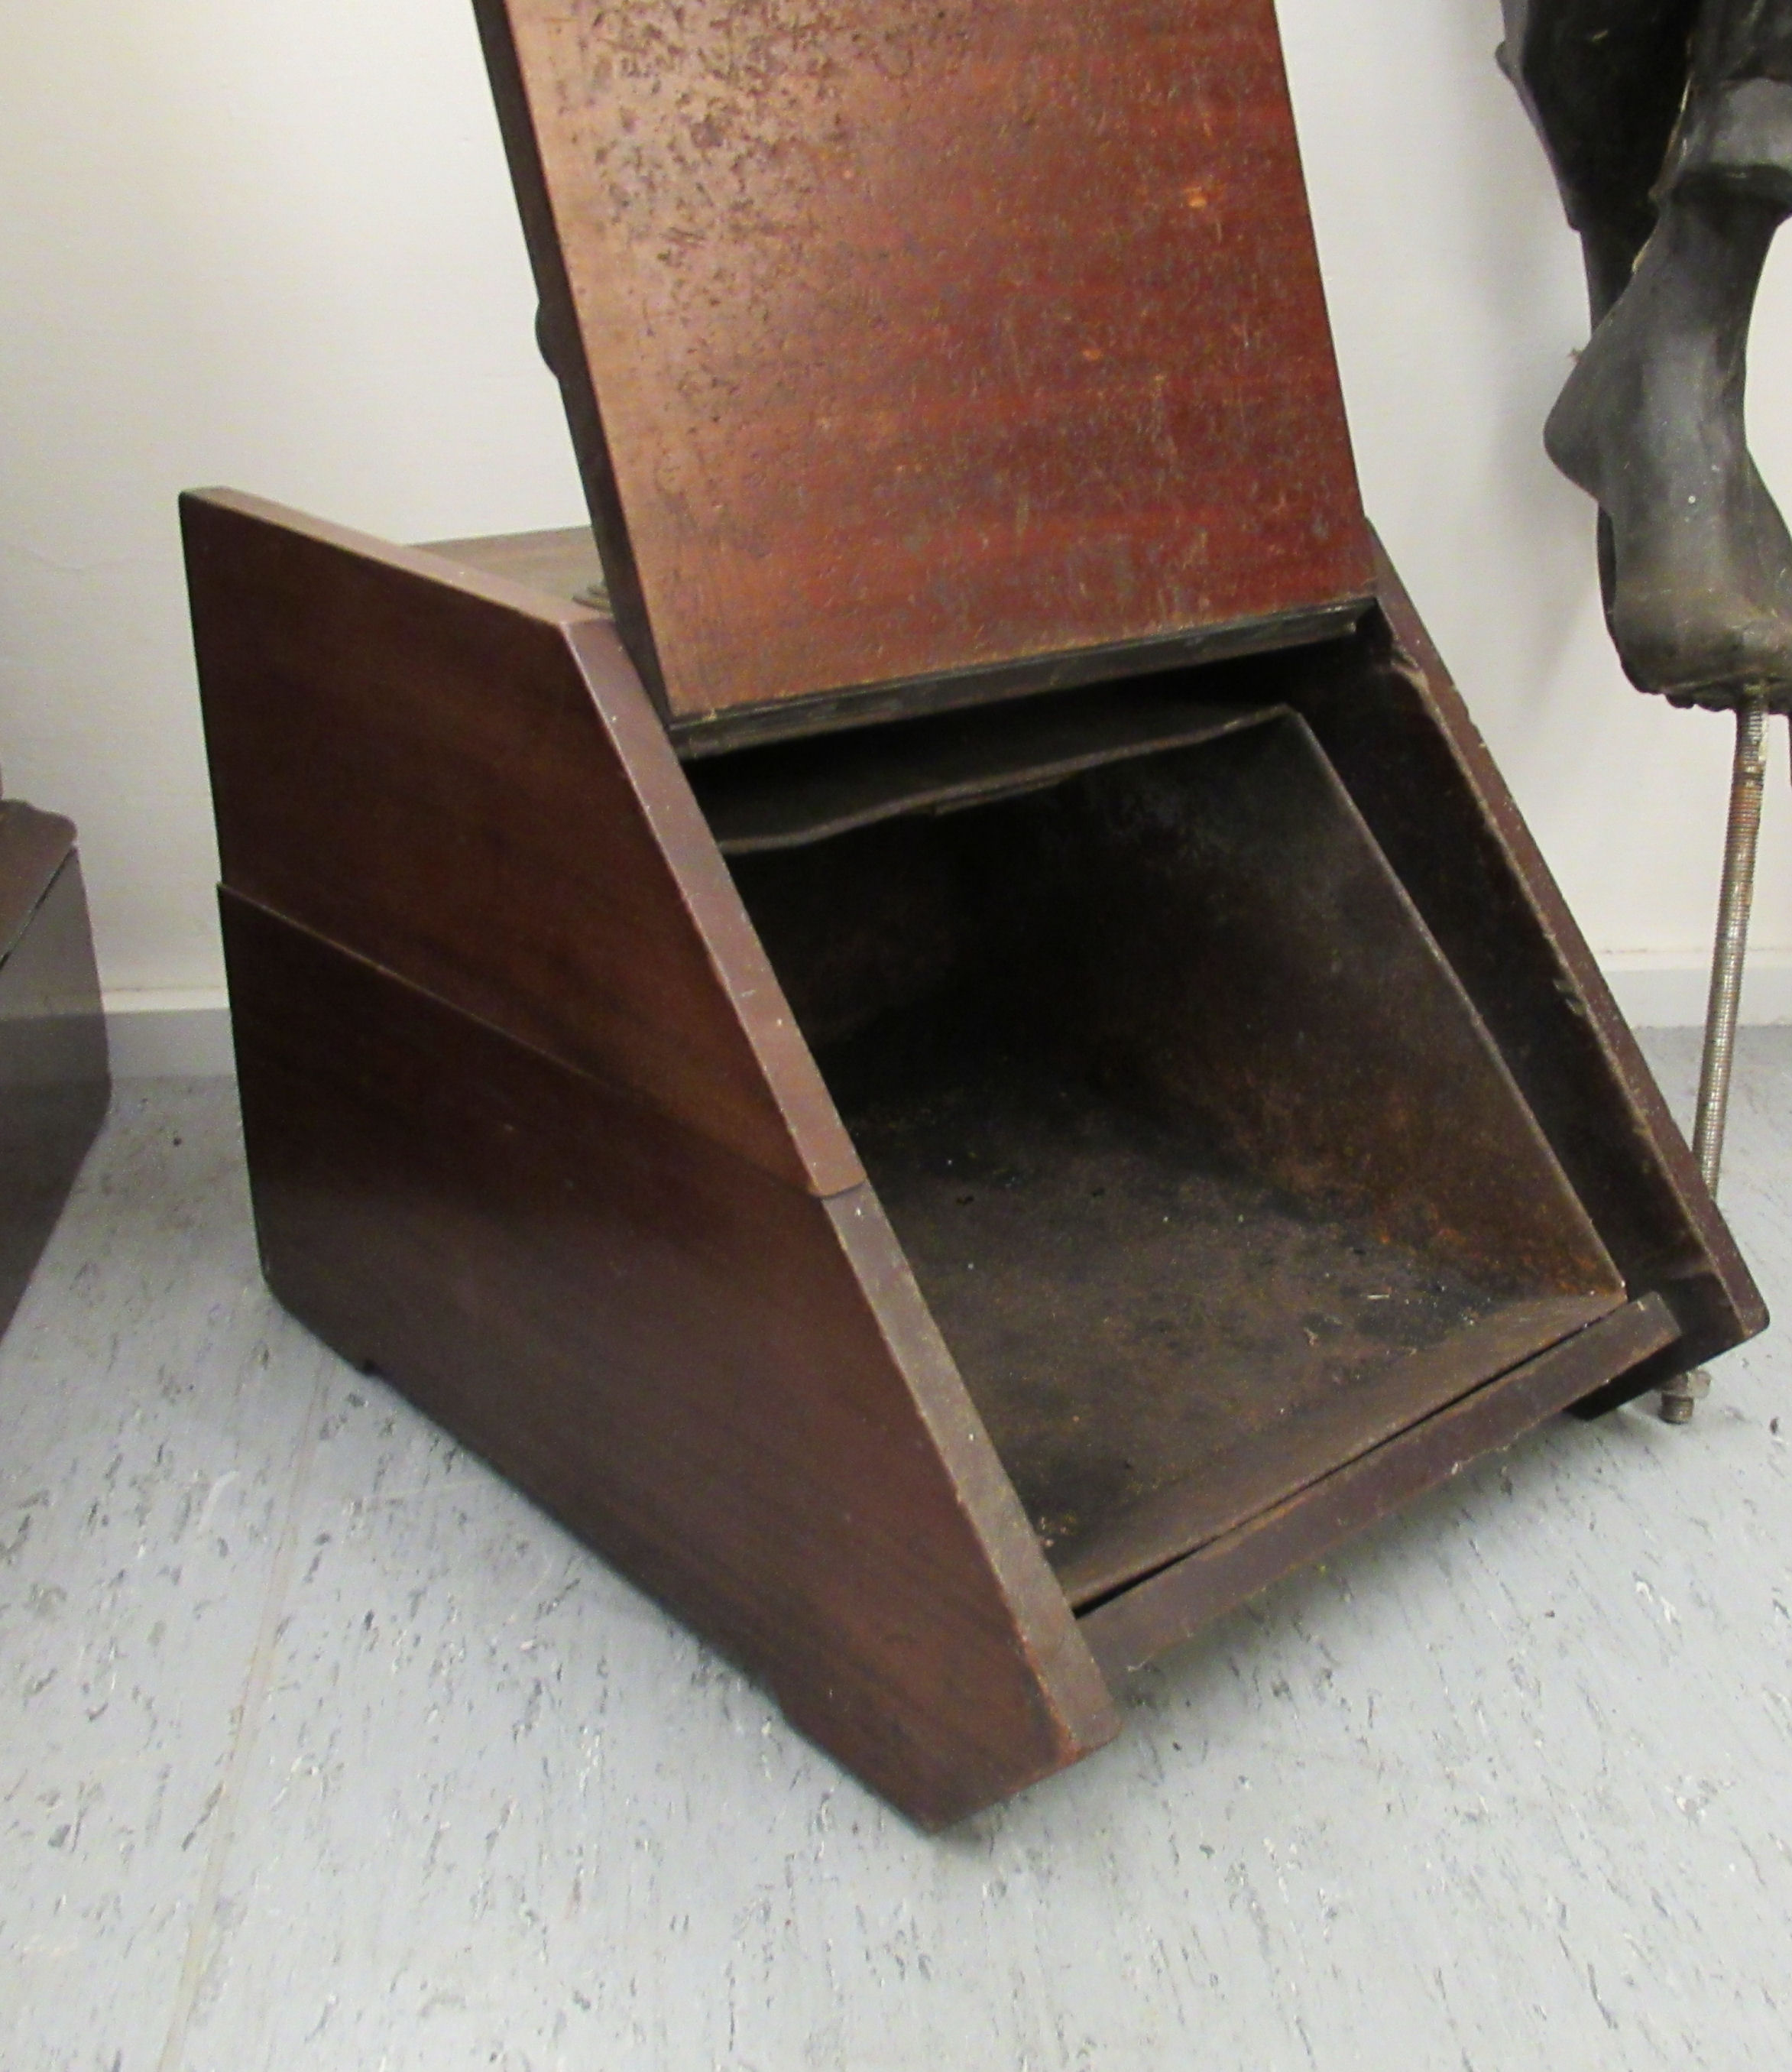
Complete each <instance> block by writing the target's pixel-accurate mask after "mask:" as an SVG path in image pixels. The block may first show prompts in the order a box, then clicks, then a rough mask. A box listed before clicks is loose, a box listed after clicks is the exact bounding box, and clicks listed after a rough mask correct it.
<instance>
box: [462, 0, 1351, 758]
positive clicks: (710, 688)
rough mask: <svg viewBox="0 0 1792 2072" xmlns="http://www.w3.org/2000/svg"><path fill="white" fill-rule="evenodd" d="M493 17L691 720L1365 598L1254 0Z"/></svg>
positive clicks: (609, 563)
mask: <svg viewBox="0 0 1792 2072" xmlns="http://www.w3.org/2000/svg"><path fill="white" fill-rule="evenodd" d="M477 5H478V12H479V18H480V21H481V25H482V29H483V34H484V37H485V41H486V47H487V60H488V64H489V65H490V68H491V74H492V78H493V82H494V85H495V89H496V93H497V98H498V104H499V114H500V117H501V120H502V121H503V128H504V131H505V135H506V139H507V143H508V149H509V152H510V157H511V165H512V176H513V179H514V180H515V182H516V187H517V191H518V195H519V198H520V203H521V207H522V212H523V217H524V226H525V228H526V230H527V232H528V238H529V243H530V246H531V249H532V253H533V256H534V260H535V265H536V280H537V284H538V286H539V289H540V294H541V298H542V307H543V318H544V337H545V340H546V342H547V344H548V348H549V354H550V356H551V358H552V359H553V362H554V364H555V368H556V371H557V373H558V374H559V376H560V378H561V384H562V387H563V389H564V390H565V394H566V398H567V404H568V409H569V415H570V417H571V421H572V425H573V434H574V441H575V444H576V445H577V448H578V450H579V455H580V459H581V462H582V467H583V471H584V475H585V479H586V487H587V491H588V494H589V496H590V503H591V507H592V512H593V516H594V521H595V523H596V525H597V528H598V534H599V537H600V541H601V542H602V547H603V551H604V563H605V567H606V572H607V574H608V576H609V580H610V594H611V595H612V597H613V598H614V600H615V604H616V608H617V612H618V616H619V623H620V625H621V627H622V629H623V635H624V637H625V638H626V639H627V641H628V643H629V645H630V648H631V652H633V653H634V654H635V658H636V660H637V661H638V662H639V664H640V666H641V668H642V670H643V675H644V676H645V677H646V678H647V681H648V683H649V684H650V685H651V687H652V688H653V689H655V691H656V693H659V694H660V695H661V696H662V697H663V699H664V705H665V708H666V709H667V711H668V713H669V714H670V715H671V716H672V717H674V718H688V717H693V716H698V715H702V714H706V713H717V712H724V711H728V710H737V709H741V708H744V707H751V706H754V705H763V704H766V703H768V702H772V701H787V700H795V699H801V698H813V697H820V696H824V695H827V694H830V693H839V692H841V690H843V689H848V688H851V687H872V686H887V685H892V684H918V683H919V684H926V685H930V686H934V687H937V685H938V684H939V681H940V680H941V679H943V678H949V677H951V676H953V675H955V674H957V673H960V672H979V671H984V670H989V669H993V668H1001V667H1005V666H1006V665H1010V664H1015V663H1017V661H1021V660H1030V661H1032V662H1034V663H1036V664H1037V665H1038V674H1037V675H1036V676H1034V679H1033V680H1034V682H1044V683H1049V682H1051V681H1054V680H1058V679H1057V677H1056V676H1055V673H1054V671H1055V663H1054V658H1058V657H1062V656H1068V655H1071V654H1076V653H1083V652H1089V651H1099V652H1104V653H1105V652H1113V653H1114V654H1115V655H1116V657H1120V656H1125V655H1126V654H1128V652H1132V651H1137V650H1141V649H1149V648H1150V646H1151V644H1152V643H1155V642H1160V641H1164V640H1166V639H1176V638H1178V637H1179V636H1182V635H1186V634H1187V633H1188V632H1189V631H1190V630H1191V629H1195V628H1202V627H1221V626H1227V627H1242V626H1247V625H1249V624H1251V623H1255V622H1259V621H1262V620H1264V619H1300V618H1301V615H1305V614H1310V613H1311V612H1313V611H1315V610H1316V609H1321V608H1324V607H1326V606H1331V605H1335V604H1336V603H1337V602H1338V601H1339V600H1341V599H1345V598H1360V597H1362V596H1365V595H1367V592H1368V588H1369V585H1370V579H1371V578H1370V568H1369V562H1368V558H1367V543H1366V538H1365V532H1364V528H1363V524H1362V515H1361V508H1360V504H1359V501H1358V492H1357V488H1356V482H1355V475H1354V464H1353V463H1352V459H1351V456H1350V446H1349V441H1348V437H1347V434H1346V428H1345V422H1344V414H1343V409H1342V401H1341V399H1340V395H1339V391H1338V379H1337V373H1336V369H1335V367H1334V361H1333V356H1332V349H1331V341H1330V331H1329V328H1328V326H1327V323H1326V311H1325V306H1324V301H1323V297H1322V294H1321V286H1320V280H1319V272H1318V266H1317V259H1316V257H1315V253H1314V250H1313V238H1312V232H1311V228H1310V226H1309V221H1308V216H1307V208H1306V197H1305V189H1304V186H1303V183H1302V179H1301V166H1300V158H1299V154H1298V150H1297V146H1296V142H1295V138H1294V129H1293V118H1292V116H1291V113H1290V110H1289V102H1288V95H1287V88H1286V85H1285V82H1284V77H1283V72H1282V63H1281V53H1280V43H1279V40H1278V38H1277V34H1276V22H1275V14H1274V10H1273V7H1272V4H1271V0H1182V4H1178V5H1174V6H1168V5H1165V4H1164V0H1110V4H1104V5H1103V6H1097V7H1091V6H1088V5H1087V4H1086V0H843V4H841V5H838V6H832V7H831V8H828V9H826V10H820V11H817V10H814V9H805V8H802V7H795V6H771V7H767V6H765V5H763V4H762V0H634V4H631V5H630V6H626V7H624V6H609V5H606V4H604V0H570V4H569V0H477ZM1132 659H1133V661H1134V663H1135V664H1136V665H1137V666H1145V663H1144V661H1143V660H1141V657H1140V656H1139V655H1138V654H1137V653H1136V652H1133V653H1132ZM1123 666H1124V662H1120V661H1118V660H1117V661H1116V668H1115V669H1114V670H1113V671H1112V673H1118V672H1119V669H1120V667H1123ZM1005 681H1006V684H1007V685H1008V687H1009V688H1011V689H1021V688H1025V687H1026V683H1025V676H1024V673H1023V674H1022V675H1021V676H1015V675H1013V673H1010V675H1009V676H1008V677H1007V678H1006V679H1005Z"/></svg>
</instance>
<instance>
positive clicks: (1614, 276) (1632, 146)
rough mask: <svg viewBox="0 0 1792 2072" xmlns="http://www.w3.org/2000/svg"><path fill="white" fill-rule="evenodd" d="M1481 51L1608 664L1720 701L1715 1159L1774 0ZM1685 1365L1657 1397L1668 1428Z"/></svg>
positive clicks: (1790, 144) (1782, 62)
mask: <svg viewBox="0 0 1792 2072" xmlns="http://www.w3.org/2000/svg"><path fill="white" fill-rule="evenodd" d="M1504 6H1505V18H1506V42H1505V45H1504V47H1503V48H1502V51H1501V53H1500V60H1501V63H1502V66H1503V67H1504V68H1505V70H1506V73H1507V75H1508V76H1510V79H1511V80H1512V81H1513V83H1514V84H1515V86H1516V87H1517V88H1518V89H1519V96H1520V97H1521V98H1522V99H1523V102H1524V105H1525V106H1526V108H1527V109H1528V110H1529V112H1530V114H1531V119H1532V121H1534V122H1535V125H1536V127H1537V130H1538V133H1539V135H1540V136H1541V138H1543V146H1544V148H1545V150H1547V153H1548V154H1549V158H1550V162H1551V165H1552V166H1553V168H1554V170H1555V173H1556V180H1557V183H1558V184H1559V186H1560V189H1561V192H1562V199H1563V202H1564V206H1565V208H1566V209H1567V211H1568V220H1569V222H1570V223H1571V224H1572V225H1573V226H1574V228H1576V230H1577V231H1578V232H1580V240H1581V244H1582V246H1583V248H1584V253H1585V257H1586V268H1587V288H1588V297H1589V302H1591V304H1592V310H1593V336H1592V339H1591V340H1590V341H1589V344H1588V347H1587V349H1586V351H1585V352H1584V353H1583V354H1582V355H1581V356H1580V360H1579V362H1578V364H1576V368H1575V370H1574V372H1573V373H1572V375H1571V376H1569V377H1568V383H1567V384H1566V386H1565V387H1564V389H1563V391H1562V394H1561V397H1560V400H1559V401H1557V403H1556V407H1555V409H1553V410H1552V412H1551V413H1550V417H1549V421H1548V424H1547V426H1546V427H1545V430H1544V442H1545V444H1546V446H1547V448H1548V450H1549V454H1550V458H1552V460H1553V461H1554V462H1555V463H1556V466H1557V467H1560V469H1561V471H1562V472H1563V473H1564V475H1567V476H1568V478H1569V479H1571V480H1572V481H1573V482H1575V483H1578V484H1579V485H1580V487H1581V488H1583V489H1584V490H1585V491H1587V492H1588V494H1589V495H1590V496H1592V497H1593V499H1594V500H1595V501H1596V502H1597V504H1598V506H1599V512H1600V519H1599V567H1600V578H1601V590H1602V592H1603V594H1604V598H1605V619H1606V623H1607V625H1608V626H1609V628H1610V631H1611V635H1612V639H1613V644H1614V645H1615V647H1616V648H1617V653H1618V657H1619V660H1621V662H1622V664H1623V665H1624V668H1625V672H1626V675H1627V676H1629V677H1630V680H1631V682H1632V683H1634V685H1637V687H1638V689H1641V690H1645V691H1654V692H1659V693H1663V695H1665V696H1666V697H1669V698H1670V699H1671V700H1672V701H1674V703H1675V704H1676V705H1701V706H1706V707H1709V708H1713V709H1724V710H1733V711H1734V712H1735V713H1736V715H1737V746H1736V763H1735V771H1734V776H1733V779H1732V787H1731V801H1730V824H1729V835H1728V842H1727V845H1726V848H1725V854H1724V886H1723V893H1722V897H1721V902H1720V912H1719V919H1718V931H1717V947H1716V956H1715V958H1714V960H1713V964H1712V989H1711V1000H1710V1005H1709V1007H1708V1011H1707V1016H1706V1031H1705V1058H1704V1070H1703V1071H1702V1073H1701V1075H1700V1090H1699V1110H1698V1121H1697V1128H1696V1132H1695V1137H1694V1149H1695V1153H1696V1155H1697V1157H1698V1159H1699V1163H1700V1169H1701V1170H1702V1172H1703V1174H1704V1178H1705V1180H1706V1182H1707V1184H1708V1185H1709V1186H1712V1187H1714V1188H1715V1186H1716V1183H1717V1174H1718V1167H1719V1165H1720V1161H1721V1158H1722V1153H1723V1137H1724V1111H1725V1108H1726V1105H1727V1103H1728V1090H1729V1076H1730V1063H1731V1055H1732V1047H1733V1043H1734V1038H1735V1029H1736V1018H1737V1005H1738V998H1739V994H1740V990H1741V976H1742V961H1743V956H1744V951H1745V945H1746V941H1747V932H1748V919H1749V902H1750V898H1751V895H1752V892H1753V879H1754V858H1755V845H1756V841H1757V835H1758V832H1759V828H1760V820H1761V792H1762V787H1763V784H1764V781H1765V748H1766V726H1767V718H1768V715H1769V713H1774V712H1786V711H1788V710H1792V534H1789V533H1788V532H1787V529H1786V521H1785V520H1784V519H1783V518H1782V516H1781V514H1780V511H1779V508H1778V505H1777V504H1775V503H1774V500H1773V497H1772V496H1771V495H1770V494H1769V491H1768V489H1767V487H1766V485H1765V483H1764V482H1763V481H1762V480H1761V475H1760V473H1759V471H1757V468H1756V467H1755V464H1754V461H1753V458H1752V456H1751V455H1750V454H1749V446H1748V435H1747V427H1746V425H1745V417H1744V389H1745V369H1746V360H1747V349H1748V335H1749V319H1750V317H1751V315H1752V314H1753V308H1754V300H1755V293H1756V290H1757V287H1758V286H1759V285H1760V282H1761V269H1762V268H1763V266H1764V265H1765V263H1766V258H1767V253H1768V249H1769V246H1770V245H1771V244H1772V242H1773V238H1774V232H1775V231H1776V230H1777V229H1778V228H1779V225H1780V224H1781V223H1782V221H1783V220H1785V218H1786V216H1787V215H1788V214H1789V213H1792V0H1504ZM1704 1385H1705V1384H1704V1376H1703V1375H1700V1374H1697V1373H1694V1374H1691V1375H1683V1376H1682V1377H1680V1378H1679V1380H1678V1381H1677V1382H1675V1383H1672V1384H1671V1385H1670V1386H1669V1387H1667V1388H1666V1389H1664V1391H1663V1398H1662V1414H1663V1416H1665V1417H1667V1418H1668V1419H1669V1420H1670V1421H1671V1422H1674V1423H1682V1422H1683V1421H1684V1420H1686V1419H1687V1417H1689V1416H1691V1412H1692V1405H1693V1403H1694V1400H1695V1398H1696V1397H1697V1396H1699V1395H1700V1394H1702V1393H1703V1392H1704Z"/></svg>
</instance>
